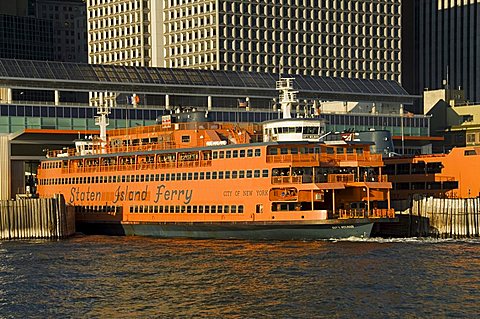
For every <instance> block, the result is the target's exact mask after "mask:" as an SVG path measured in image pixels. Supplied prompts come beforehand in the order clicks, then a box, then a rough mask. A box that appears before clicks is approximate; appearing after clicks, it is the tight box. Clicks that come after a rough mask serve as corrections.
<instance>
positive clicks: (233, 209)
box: [232, 205, 237, 214]
mask: <svg viewBox="0 0 480 319" xmlns="http://www.w3.org/2000/svg"><path fill="white" fill-rule="evenodd" d="M236 212H237V206H235V205H232V214H235V213H236Z"/></svg>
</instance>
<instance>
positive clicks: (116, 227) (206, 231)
mask: <svg viewBox="0 0 480 319" xmlns="http://www.w3.org/2000/svg"><path fill="white" fill-rule="evenodd" d="M373 224H374V223H373V222H372V221H371V220H369V219H362V220H355V221H348V220H345V221H342V222H336V223H322V224H320V223H301V224H298V223H295V224H293V223H175V224H173V223H102V222H98V223H78V225H77V230H78V231H81V232H84V233H87V234H107V235H120V236H123V235H126V236H146V237H158V238H196V239H251V240H262V239H270V240H316V239H332V238H349V237H358V238H368V237H370V234H371V232H372V228H373Z"/></svg>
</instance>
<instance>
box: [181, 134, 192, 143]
mask: <svg viewBox="0 0 480 319" xmlns="http://www.w3.org/2000/svg"><path fill="white" fill-rule="evenodd" d="M182 143H190V135H182Z"/></svg>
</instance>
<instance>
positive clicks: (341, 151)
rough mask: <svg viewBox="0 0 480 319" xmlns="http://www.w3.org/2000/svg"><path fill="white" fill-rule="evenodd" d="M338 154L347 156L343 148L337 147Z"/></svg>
mask: <svg viewBox="0 0 480 319" xmlns="http://www.w3.org/2000/svg"><path fill="white" fill-rule="evenodd" d="M337 154H345V149H344V148H343V147H337Z"/></svg>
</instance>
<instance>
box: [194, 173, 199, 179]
mask: <svg viewBox="0 0 480 319" xmlns="http://www.w3.org/2000/svg"><path fill="white" fill-rule="evenodd" d="M193 179H194V180H198V173H197V172H195V173H193Z"/></svg>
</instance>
